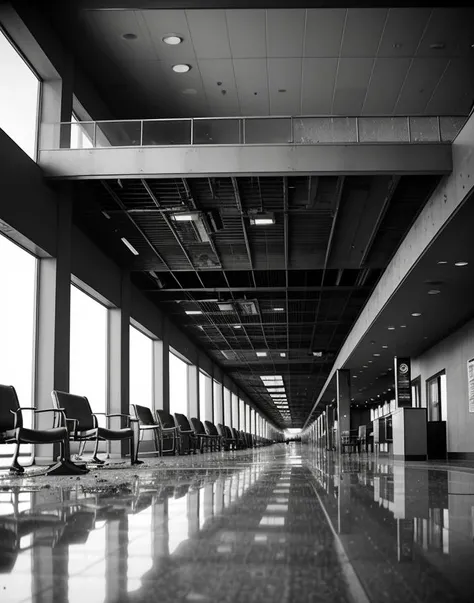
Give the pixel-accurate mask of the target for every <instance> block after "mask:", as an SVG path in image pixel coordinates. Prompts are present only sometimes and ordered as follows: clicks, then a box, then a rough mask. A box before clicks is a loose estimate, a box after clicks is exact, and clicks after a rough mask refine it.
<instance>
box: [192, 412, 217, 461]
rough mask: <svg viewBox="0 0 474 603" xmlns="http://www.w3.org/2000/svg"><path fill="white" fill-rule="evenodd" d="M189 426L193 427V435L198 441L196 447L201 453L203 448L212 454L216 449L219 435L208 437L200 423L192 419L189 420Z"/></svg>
mask: <svg viewBox="0 0 474 603" xmlns="http://www.w3.org/2000/svg"><path fill="white" fill-rule="evenodd" d="M191 425H192V426H193V430H194V434H195V436H196V438H197V440H198V446H199V450H200V452H201V453H203V452H204V448H206V449H207V450H208V451H210V452H212V451H213V450H217V448H218V439H219V435H210V434H208V433H207V432H206V429H205V428H204V425H203V424H202V421H200V420H199V419H196V418H195V417H193V418H192V419H191Z"/></svg>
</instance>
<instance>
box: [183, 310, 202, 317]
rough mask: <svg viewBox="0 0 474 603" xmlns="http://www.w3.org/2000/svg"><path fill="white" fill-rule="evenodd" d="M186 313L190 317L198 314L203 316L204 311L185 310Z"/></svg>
mask: <svg viewBox="0 0 474 603" xmlns="http://www.w3.org/2000/svg"><path fill="white" fill-rule="evenodd" d="M185 313H186V314H187V315H188V316H197V315H198V314H202V310H185Z"/></svg>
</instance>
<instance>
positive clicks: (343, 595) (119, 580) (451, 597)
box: [0, 444, 474, 603]
mask: <svg viewBox="0 0 474 603" xmlns="http://www.w3.org/2000/svg"><path fill="white" fill-rule="evenodd" d="M96 476H97V477H96ZM473 537H474V469H470V468H468V467H459V468H458V467H453V466H449V467H448V466H437V465H429V464H424V463H402V462H396V463H393V462H390V461H389V460H388V459H384V458H381V457H380V458H374V457H372V456H368V457H367V456H365V455H364V456H361V457H359V456H356V455H352V456H348V455H345V456H344V457H343V459H342V461H341V462H338V460H337V457H335V456H333V455H332V453H331V454H329V455H328V454H326V453H318V452H316V451H312V450H311V449H310V448H309V447H307V446H301V445H299V444H292V445H290V446H285V445H278V446H272V447H270V448H265V449H259V450H255V451H251V452H247V451H243V452H237V453H224V454H222V455H220V454H214V455H202V456H198V457H190V458H184V459H182V458H180V459H179V460H176V461H175V460H174V459H164V461H163V460H160V459H155V460H154V461H153V460H150V461H147V463H145V465H143V466H142V467H140V468H139V469H138V470H137V469H133V470H132V469H130V468H129V467H127V466H124V468H123V470H121V469H109V470H108V469H107V468H105V469H101V470H97V472H96V473H94V474H90V475H89V476H88V479H81V480H76V479H75V478H74V479H72V480H66V479H62V480H61V479H58V480H56V481H55V480H53V479H52V478H31V477H30V478H25V479H13V480H8V479H6V480H2V479H0V601H2V602H4V601H5V602H7V601H8V602H10V601H37V602H41V603H43V602H44V603H46V602H49V601H58V602H70V603H75V602H77V603H84V602H85V603H92V602H96V601H97V602H101V603H102V602H114V601H131V602H132V601H133V602H135V601H160V602H175V601H203V602H204V601H219V602H221V601H223V602H224V601H225V602H227V601H229V602H231V601H236V602H265V601H272V602H279V601H284V602H289V603H290V602H291V603H292V602H294V601H295V602H296V601H297V602H306V601H308V602H319V601H328V602H336V603H337V602H343V601H348V602H357V603H363V602H366V601H372V602H375V603H382V602H398V601H400V602H403V603H411V602H421V601H423V602H424V601H427V602H429V603H438V602H439V603H449V602H454V601H462V602H472V601H474V540H473Z"/></svg>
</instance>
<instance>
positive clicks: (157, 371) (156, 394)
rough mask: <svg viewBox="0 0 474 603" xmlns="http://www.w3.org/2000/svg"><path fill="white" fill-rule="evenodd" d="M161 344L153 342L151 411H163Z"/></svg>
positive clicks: (160, 342) (156, 340)
mask: <svg viewBox="0 0 474 603" xmlns="http://www.w3.org/2000/svg"><path fill="white" fill-rule="evenodd" d="M163 381H164V379H163V342H162V341H160V340H158V339H155V340H153V410H163Z"/></svg>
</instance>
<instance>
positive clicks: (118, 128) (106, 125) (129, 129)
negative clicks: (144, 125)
mask: <svg viewBox="0 0 474 603" xmlns="http://www.w3.org/2000/svg"><path fill="white" fill-rule="evenodd" d="M140 136H141V122H140V121H138V120H137V121H98V122H97V130H96V142H95V146H96V147H97V148H102V147H133V146H138V145H139V144H140Z"/></svg>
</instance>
